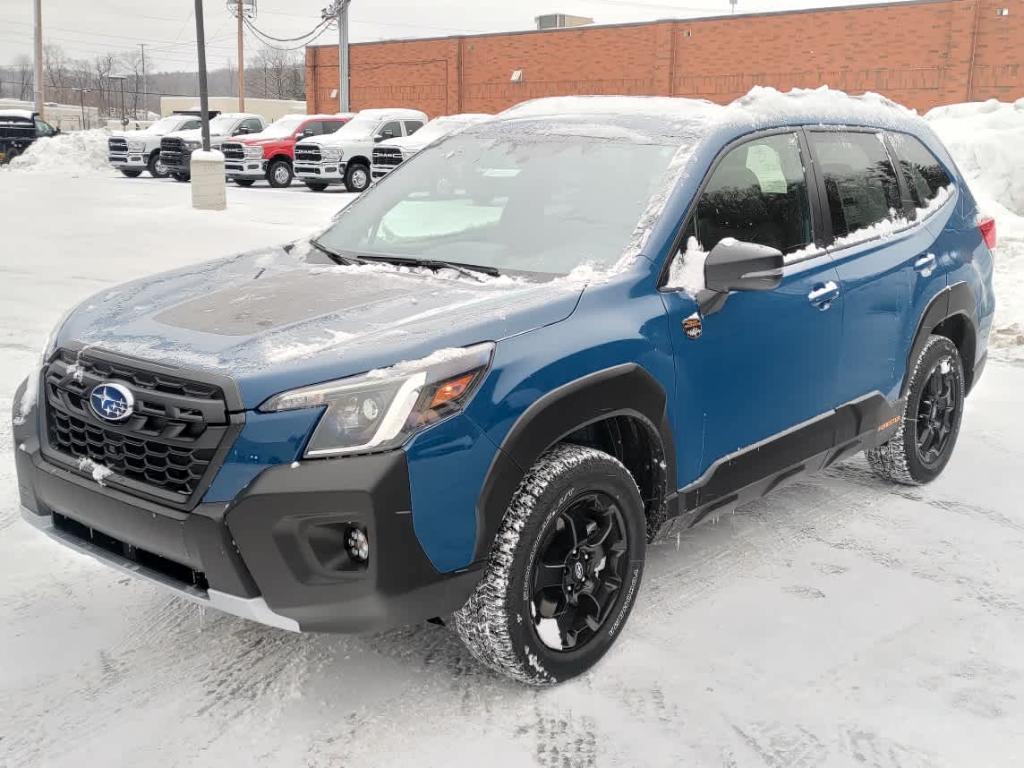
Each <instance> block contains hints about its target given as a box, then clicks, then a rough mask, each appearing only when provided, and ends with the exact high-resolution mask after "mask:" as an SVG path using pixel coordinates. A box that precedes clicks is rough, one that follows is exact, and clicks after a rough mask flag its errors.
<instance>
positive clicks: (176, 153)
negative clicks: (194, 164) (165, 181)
mask: <svg viewBox="0 0 1024 768" xmlns="http://www.w3.org/2000/svg"><path fill="white" fill-rule="evenodd" d="M191 154H192V153H191V152H189V151H188V147H186V146H185V142H184V141H182V140H181V139H176V138H174V137H167V136H165V137H164V138H162V139H160V162H162V163H163V164H164V165H167V166H174V167H176V168H181V167H183V166H184V167H187V166H188V165H189V162H190V161H191Z"/></svg>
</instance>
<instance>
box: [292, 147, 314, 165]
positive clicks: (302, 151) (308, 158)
mask: <svg viewBox="0 0 1024 768" xmlns="http://www.w3.org/2000/svg"><path fill="white" fill-rule="evenodd" d="M295 160H296V161H298V162H303V161H304V162H307V163H319V162H320V147H319V146H318V145H316V144H296V145H295Z"/></svg>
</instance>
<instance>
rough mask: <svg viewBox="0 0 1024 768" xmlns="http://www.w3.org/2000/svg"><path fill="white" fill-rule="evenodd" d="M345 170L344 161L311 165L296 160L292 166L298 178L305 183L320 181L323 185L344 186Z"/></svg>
mask: <svg viewBox="0 0 1024 768" xmlns="http://www.w3.org/2000/svg"><path fill="white" fill-rule="evenodd" d="M345 168H346V163H345V161H344V160H342V161H340V162H337V163H327V162H319V163H311V162H301V161H298V160H296V161H295V163H294V164H293V166H292V170H293V171H294V172H295V176H296V178H299V179H302V180H303V181H319V182H321V183H323V184H344V183H345Z"/></svg>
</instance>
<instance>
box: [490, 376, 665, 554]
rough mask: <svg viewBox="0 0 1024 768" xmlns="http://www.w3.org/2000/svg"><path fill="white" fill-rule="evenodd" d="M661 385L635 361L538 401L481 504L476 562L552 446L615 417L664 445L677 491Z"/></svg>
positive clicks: (511, 439) (512, 434)
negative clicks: (635, 424)
mask: <svg viewBox="0 0 1024 768" xmlns="http://www.w3.org/2000/svg"><path fill="white" fill-rule="evenodd" d="M667 406H668V399H667V394H666V392H665V390H664V388H663V387H662V386H661V384H659V383H658V381H657V380H656V379H655V378H654V377H653V376H651V374H650V373H648V372H647V371H646V370H644V369H643V368H642V367H641V366H639V365H637V364H636V363H624V364H622V365H616V366H613V367H611V368H606V369H604V370H600V371H595V372H593V373H590V374H587V375H586V376H583V377H581V378H578V379H574V380H573V381H570V382H568V383H566V384H562V385H561V386H559V387H556V388H555V389H553V390H551V391H549V392H548V393H546V394H545V395H543V396H542V397H540V398H538V399H537V400H535V401H534V402H533V403H532V404H531V405H530V406H529V407H528V408H527V409H526V410H525V411H523V413H522V414H520V416H519V418H517V419H516V421H515V423H514V424H513V425H512V428H511V429H510V430H509V431H508V434H507V435H506V436H505V439H504V440H503V441H502V443H501V445H500V446H498V451H497V453H496V454H495V457H494V459H493V461H492V462H491V466H490V468H489V469H488V472H487V479H486V480H485V481H484V485H483V489H482V490H481V493H480V497H479V499H478V500H477V508H476V522H477V528H476V544H475V547H474V551H473V562H474V563H477V562H480V561H482V560H484V559H486V558H487V556H488V555H489V553H490V550H491V545H492V543H493V542H494V537H495V535H496V534H497V532H498V528H499V526H500V525H501V521H502V519H503V518H504V516H505V512H506V511H507V510H508V505H509V502H511V500H512V496H513V494H514V493H515V491H516V488H517V487H518V486H519V482H520V481H521V480H522V478H523V475H524V474H525V473H526V472H527V471H528V470H529V469H530V467H532V466H533V465H534V463H535V462H536V461H537V459H538V458H540V456H541V454H543V453H544V451H546V450H547V449H548V448H550V447H551V446H553V445H555V444H556V443H558V442H560V441H561V440H563V439H565V437H566V436H568V435H570V434H572V433H573V432H575V431H576V430H578V429H581V428H583V427H586V426H588V425H590V424H594V423H595V422H598V421H603V420H605V419H608V418H612V417H615V416H627V417H631V418H633V419H636V420H638V421H640V422H642V423H643V424H644V425H645V426H646V427H647V429H648V431H649V432H651V433H652V435H656V436H657V437H658V438H659V439H660V441H661V448H662V451H663V453H664V457H663V460H664V462H665V468H664V470H665V479H666V485H665V487H666V491H667V494H668V495H670V496H671V495H673V494H674V492H675V489H676V464H675V459H676V456H675V442H674V440H673V437H672V429H671V426H670V425H669V422H668V408H667Z"/></svg>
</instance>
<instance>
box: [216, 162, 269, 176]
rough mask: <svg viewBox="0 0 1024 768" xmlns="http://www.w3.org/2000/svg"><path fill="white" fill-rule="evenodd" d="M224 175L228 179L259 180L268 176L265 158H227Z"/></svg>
mask: <svg viewBox="0 0 1024 768" xmlns="http://www.w3.org/2000/svg"><path fill="white" fill-rule="evenodd" d="M224 176H225V177H226V178H228V179H252V180H254V181H259V180H260V179H265V178H266V177H267V163H266V161H265V160H250V159H248V158H247V159H245V160H225V161H224Z"/></svg>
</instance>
